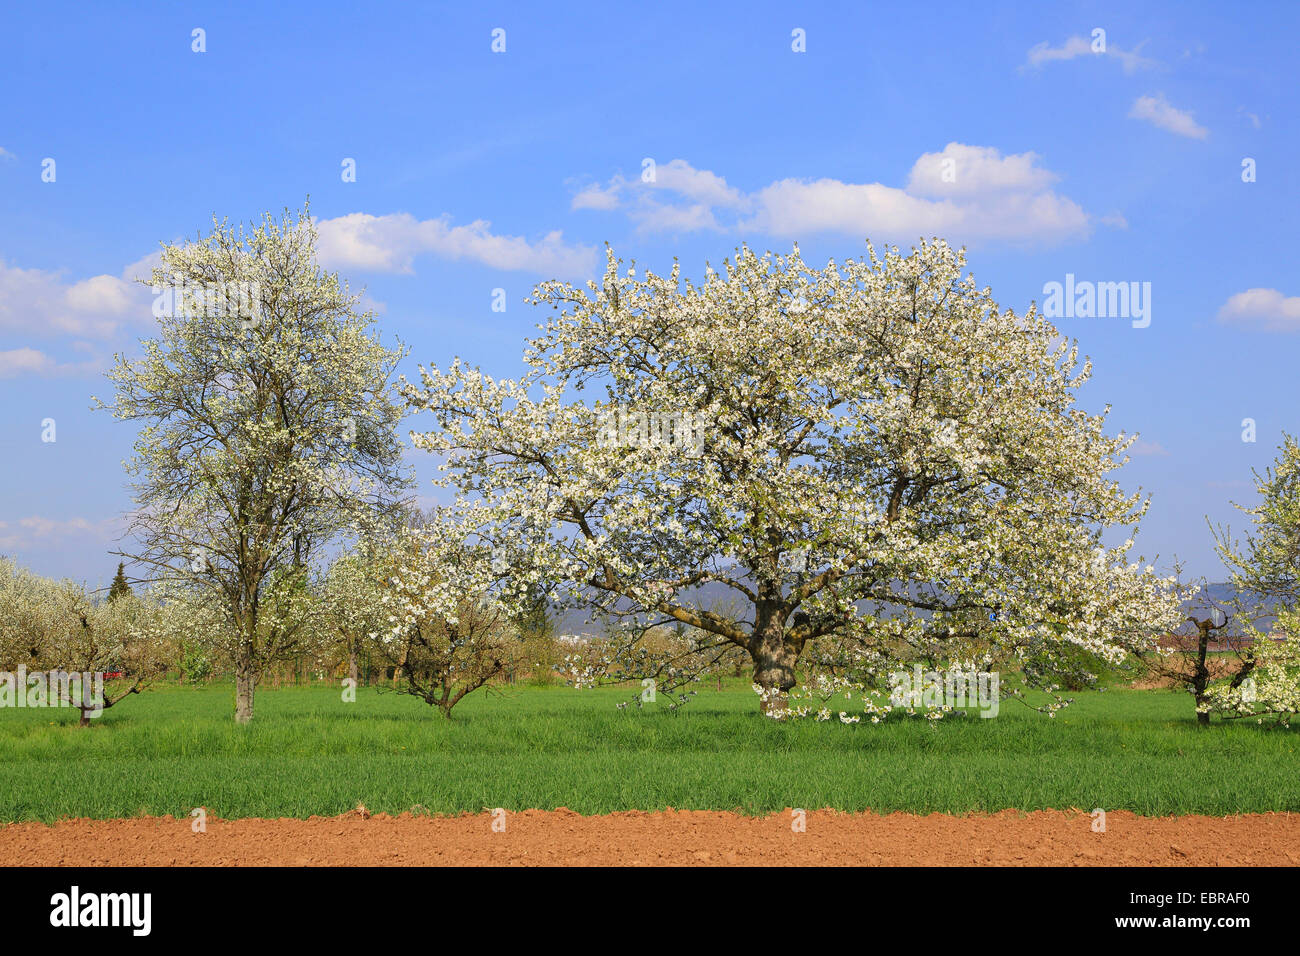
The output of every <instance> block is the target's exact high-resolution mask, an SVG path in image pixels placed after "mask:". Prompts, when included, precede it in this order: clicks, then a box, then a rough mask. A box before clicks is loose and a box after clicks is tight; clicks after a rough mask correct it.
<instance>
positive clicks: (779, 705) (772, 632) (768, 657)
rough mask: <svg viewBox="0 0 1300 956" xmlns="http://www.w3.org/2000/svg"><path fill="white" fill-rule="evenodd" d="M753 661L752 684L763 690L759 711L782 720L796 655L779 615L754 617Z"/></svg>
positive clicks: (751, 650)
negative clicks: (788, 642) (786, 637)
mask: <svg viewBox="0 0 1300 956" xmlns="http://www.w3.org/2000/svg"><path fill="white" fill-rule="evenodd" d="M749 653H750V656H751V657H753V659H754V683H755V684H757V685H758V686H759V687H761V688H762V689H763V693H764V700H763V702H762V703H761V705H760V707H761V709H762V712H763V713H764V714H765V715H767V716H768V717H774V718H776V719H777V720H784V719H785V714H786V708H787V706H788V700H787V696H786V692H787V691H788V690H789V689H790V688H791V687H793V686H794V683H795V676H794V669H795V664H797V663H798V654H796V653H795V652H794V650H793V648H791V647H790V646H789V645H788V644H787V643H786V640H785V621H784V618H783V616H781V615H780V614H779V612H776V611H773V612H769V613H763V611H762V610H761V609H760V611H759V613H758V614H756V615H755V627H754V632H753V637H752V638H751V640H750V645H749Z"/></svg>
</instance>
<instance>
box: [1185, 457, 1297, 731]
mask: <svg viewBox="0 0 1300 956" xmlns="http://www.w3.org/2000/svg"><path fill="white" fill-rule="evenodd" d="M1255 490H1256V491H1257V492H1258V493H1259V496H1260V500H1259V503H1258V504H1256V505H1253V506H1251V507H1243V506H1241V505H1238V506H1237V507H1238V508H1239V509H1240V510H1241V511H1243V512H1244V513H1245V514H1247V515H1248V516H1249V517H1250V521H1251V526H1252V527H1251V532H1250V533H1248V534H1247V535H1246V540H1245V541H1244V542H1239V541H1237V540H1236V539H1235V538H1234V537H1233V536H1232V533H1231V531H1230V529H1228V528H1226V527H1221V528H1218V529H1217V530H1216V533H1215V538H1216V547H1217V550H1218V553H1219V556H1220V557H1221V558H1222V559H1223V563H1224V564H1226V565H1227V566H1228V568H1229V569H1230V571H1231V574H1232V578H1231V580H1232V584H1233V586H1234V588H1235V589H1236V591H1237V592H1238V594H1239V595H1241V597H1240V599H1239V603H1240V604H1241V605H1242V608H1241V609H1242V612H1243V613H1244V614H1246V615H1249V616H1250V617H1252V618H1256V619H1257V618H1259V617H1272V616H1273V615H1276V624H1275V626H1276V631H1277V632H1276V634H1271V633H1265V632H1264V631H1263V630H1262V629H1260V628H1258V627H1256V626H1253V625H1252V626H1250V627H1249V628H1248V629H1247V633H1248V636H1249V637H1250V638H1251V640H1250V643H1249V645H1248V651H1247V653H1246V654H1245V655H1244V656H1245V660H1244V662H1243V664H1242V666H1240V667H1238V668H1237V670H1236V671H1235V672H1234V673H1232V674H1231V675H1228V676H1226V677H1225V678H1224V679H1222V680H1220V681H1218V682H1217V683H1214V684H1212V685H1211V686H1210V688H1209V691H1208V693H1207V695H1206V696H1207V699H1206V700H1204V701H1203V702H1199V703H1200V706H1199V707H1198V710H1199V711H1200V712H1201V713H1202V714H1209V713H1216V714H1218V715H1219V716H1221V717H1224V718H1229V719H1237V718H1242V717H1253V718H1255V719H1257V720H1259V721H1261V722H1262V721H1263V719H1264V718H1265V717H1270V718H1273V719H1275V720H1276V721H1278V722H1280V723H1283V724H1288V723H1289V722H1290V720H1291V718H1292V716H1293V715H1295V714H1296V713H1300V442H1297V440H1296V438H1295V437H1294V436H1292V435H1285V436H1284V437H1283V440H1282V445H1281V447H1280V449H1279V455H1278V457H1277V459H1276V460H1275V461H1274V463H1273V466H1272V467H1270V468H1268V469H1266V470H1265V471H1264V472H1263V474H1260V473H1258V472H1257V473H1256V474H1255ZM1252 602H1253V603H1252Z"/></svg>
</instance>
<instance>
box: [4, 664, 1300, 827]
mask: <svg viewBox="0 0 1300 956" xmlns="http://www.w3.org/2000/svg"><path fill="white" fill-rule="evenodd" d="M629 695H630V692H629V691H627V690H619V689H608V690H597V691H576V690H572V689H569V688H564V687H554V688H544V687H517V688H508V689H506V690H504V691H502V692H499V693H494V694H493V695H492V696H487V695H484V694H482V693H481V692H480V693H479V694H475V695H474V696H473V697H471V698H468V699H467V700H466V701H464V702H463V703H462V704H461V705H460V706H459V707H458V708H457V709H456V717H455V719H454V720H453V721H450V722H448V721H445V720H443V719H442V718H441V717H440V716H438V715H437V714H436V713H435V712H433V711H432V710H431V709H430V708H428V707H426V706H425V705H424V704H422V703H420V702H419V701H416V700H414V699H412V698H409V697H405V696H401V695H397V694H393V693H379V692H377V691H375V690H373V689H370V688H363V689H362V690H361V691H360V692H359V694H358V700H357V702H356V703H353V704H345V703H343V702H342V701H341V699H340V694H339V691H338V689H337V688H329V687H303V688H291V689H281V690H262V691H259V692H258V695H257V711H256V719H255V720H254V722H253V724H252V725H251V726H248V727H239V726H236V725H235V724H234V722H233V721H232V719H231V713H232V702H233V688H231V687H228V686H224V685H214V686H211V687H205V688H198V689H196V688H186V687H177V686H163V687H158V688H155V689H153V690H151V691H149V692H147V693H145V694H144V695H142V696H140V697H137V698H132V699H129V700H127V701H125V702H124V703H123V704H121V705H120V706H119V707H116V708H114V709H112V710H110V711H108V712H107V713H106V714H105V715H104V716H103V717H101V718H100V719H99V720H98V721H96V722H95V726H92V727H91V728H89V729H86V730H82V729H79V728H78V727H77V726H76V719H75V715H74V713H73V712H71V711H67V710H9V709H7V710H4V711H0V821H19V820H47V821H49V820H56V819H58V818H61V817H68V816H88V817H120V816H135V815H139V814H173V815H176V816H184V815H187V814H188V813H189V811H190V809H191V808H193V807H197V806H204V807H207V808H208V811H209V812H210V813H213V814H215V815H217V816H219V817H225V818H233V817H241V816H264V817H277V816H290V817H306V816H310V815H313V814H337V813H342V812H344V811H347V810H350V809H352V808H354V807H355V806H356V805H357V804H358V803H363V804H365V806H366V807H367V808H368V809H370V810H371V811H372V812H378V811H387V812H390V813H398V812H403V811H409V810H411V809H412V808H416V810H417V812H423V811H428V812H433V813H453V812H459V811H480V810H482V809H483V808H485V807H505V808H507V809H510V810H521V809H525V808H530V807H538V808H547V809H549V808H554V807H557V806H565V807H569V808H570V809H572V810H577V811H579V812H582V813H604V812H608V811H612V810H622V809H656V808H662V807H665V806H671V807H677V808H699V809H726V810H740V811H743V812H746V813H766V812H769V811H773V810H780V809H783V808H785V807H804V808H809V809H811V808H822V807H836V808H839V809H842V810H866V809H871V810H876V811H881V812H884V811H890V810H907V811H913V812H927V811H946V812H967V811H992V810H1000V809H1004V808H1008V807H1011V808H1019V809H1023V810H1030V809H1038V808H1046V807H1056V808H1066V807H1072V806H1073V807H1079V808H1082V809H1085V810H1091V809H1092V808H1094V807H1102V808H1105V809H1107V810H1116V809H1127V810H1132V811H1135V812H1137V813H1141V814H1147V815H1158V814H1170V813H1205V814H1215V815H1225V814H1232V813H1238V812H1247V811H1267V810H1292V811H1300V773H1298V772H1297V771H1300V754H1297V748H1298V747H1300V730H1279V729H1269V728H1268V727H1260V726H1258V725H1254V724H1240V723H1235V724H1233V723H1230V724H1222V723H1218V722H1216V723H1214V724H1212V725H1211V726H1210V727H1208V728H1198V727H1197V726H1196V724H1195V722H1194V719H1193V714H1192V705H1191V702H1190V700H1189V698H1188V697H1187V696H1186V695H1178V694H1173V693H1169V692H1162V691H1137V690H1128V689H1111V690H1107V691H1105V692H1087V693H1081V694H1077V695H1075V697H1076V703H1075V704H1074V705H1073V706H1071V707H1069V708H1068V709H1066V710H1065V711H1064V712H1062V713H1061V714H1058V715H1057V716H1056V717H1055V718H1054V719H1049V718H1048V717H1046V716H1043V715H1040V714H1038V713H1036V712H1033V711H1031V710H1029V709H1028V708H1025V707H1023V706H1021V705H1020V704H1018V703H1015V702H1005V701H1004V703H1003V705H1002V711H1001V715H1000V716H999V717H997V718H996V719H992V720H983V719H979V718H976V717H966V718H962V719H948V720H945V721H943V722H941V723H939V724H938V725H935V726H931V725H930V724H929V723H927V722H926V721H924V720H923V719H915V720H905V721H900V722H897V723H887V724H882V725H878V726H872V725H869V724H867V725H858V726H842V725H840V724H838V723H833V724H832V723H823V724H819V723H815V722H811V721H807V722H796V723H792V724H790V725H781V724H777V723H774V722H772V721H770V720H766V719H764V718H762V717H760V716H759V715H758V713H757V711H756V705H755V700H756V699H755V697H754V694H753V693H752V692H751V691H750V690H749V688H748V686H747V685H746V684H745V683H744V682H742V681H736V682H733V684H731V685H729V686H728V687H727V689H725V690H723V691H721V692H717V691H714V690H704V691H701V693H700V696H699V698H697V699H696V700H695V701H694V702H693V703H692V704H690V705H689V706H688V707H686V708H684V709H683V710H682V711H680V712H678V713H670V712H667V711H666V710H665V709H663V708H662V707H659V706H652V707H648V708H647V709H646V710H642V711H637V710H636V709H634V708H633V709H630V710H629V711H626V712H624V711H619V710H617V709H616V708H615V704H616V703H617V702H618V701H621V700H625V699H627V698H628V696H629Z"/></svg>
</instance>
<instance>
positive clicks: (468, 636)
mask: <svg viewBox="0 0 1300 956" xmlns="http://www.w3.org/2000/svg"><path fill="white" fill-rule="evenodd" d="M376 564H377V567H378V568H379V569H381V570H382V571H383V573H384V574H385V577H386V582H385V586H384V588H383V591H382V596H381V599H380V601H381V604H380V606H381V609H382V617H383V622H382V623H381V624H380V626H379V629H378V630H377V632H376V633H375V634H374V635H373V636H374V639H375V641H376V645H377V647H378V648H379V650H380V652H381V653H382V654H383V655H384V656H385V657H386V658H387V659H388V661H389V662H390V663H391V664H392V665H393V667H394V668H395V671H394V674H395V677H396V679H398V680H400V681H401V684H402V690H403V692H404V693H408V694H411V695H412V696H415V697H418V698H420V699H421V700H423V701H425V703H427V704H429V705H430V706H433V707H436V708H438V711H439V713H441V714H442V715H443V716H444V717H448V718H450V717H451V714H452V709H453V708H454V707H455V706H456V705H457V704H458V703H460V701H462V700H463V699H464V698H465V697H466V696H468V695H469V694H472V693H473V692H474V691H476V690H478V689H479V688H480V687H482V686H484V685H485V684H487V683H489V682H490V681H492V680H494V679H495V678H497V677H499V676H501V674H502V673H503V672H504V670H505V669H506V666H507V664H508V662H509V660H510V656H511V648H510V645H511V643H512V642H517V640H518V636H519V635H518V629H517V627H516V626H515V623H514V622H515V621H516V620H517V618H518V616H519V614H520V613H521V612H522V610H523V606H522V605H520V604H519V603H518V602H517V601H516V600H515V598H514V593H515V592H514V590H513V589H509V588H507V589H505V590H502V589H501V587H500V580H501V576H500V575H499V574H498V573H497V572H496V571H494V570H493V567H492V553H491V549H490V547H489V546H488V544H487V543H486V541H485V540H484V539H482V538H481V537H480V536H479V535H478V532H477V530H476V529H475V527H473V526H472V525H468V524H465V523H463V522H459V521H456V520H453V518H452V517H451V516H450V515H447V514H443V513H439V512H435V513H434V515H433V516H432V520H429V521H427V522H425V523H423V525H422V526H421V527H419V528H412V529H406V530H404V531H402V532H401V533H399V534H398V535H397V537H396V540H395V541H394V542H393V543H392V545H391V547H390V548H389V549H388V551H387V553H386V554H384V555H383V556H382V557H380V558H378V560H377V562H376Z"/></svg>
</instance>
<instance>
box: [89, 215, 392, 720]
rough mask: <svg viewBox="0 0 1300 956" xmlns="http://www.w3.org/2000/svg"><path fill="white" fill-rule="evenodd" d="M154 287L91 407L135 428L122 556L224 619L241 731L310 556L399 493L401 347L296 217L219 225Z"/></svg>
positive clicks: (175, 248)
mask: <svg viewBox="0 0 1300 956" xmlns="http://www.w3.org/2000/svg"><path fill="white" fill-rule="evenodd" d="M150 281H151V283H152V285H153V287H154V291H155V293H157V295H158V298H157V300H156V301H155V310H154V311H155V315H156V316H157V317H158V322H159V328H158V331H157V335H156V336H155V337H153V338H149V339H146V340H144V341H142V343H141V346H142V349H143V355H142V356H141V357H139V358H134V359H133V358H127V357H126V356H123V355H119V356H118V357H117V361H116V365H115V367H114V368H113V369H112V370H111V371H110V372H109V373H108V375H109V378H110V379H111V381H112V382H113V383H114V385H115V386H116V398H115V400H114V401H113V402H112V403H111V404H105V403H103V402H98V405H99V407H103V408H108V409H110V410H111V411H112V413H113V415H114V417H116V418H118V419H122V420H124V421H134V422H138V423H140V425H141V426H142V427H141V430H140V432H139V436H138V438H137V440H136V443H135V451H134V455H133V456H132V457H131V458H130V459H129V460H128V462H127V463H126V464H127V470H128V474H129V475H130V476H132V478H133V479H134V484H133V491H134V496H135V504H136V511H135V514H134V515H133V519H132V523H131V526H130V529H129V530H130V535H131V537H132V538H133V539H134V541H135V542H137V547H136V549H135V552H136V553H134V554H128V555H127V556H128V557H131V558H132V559H134V560H135V561H137V562H140V563H141V564H143V565H144V566H145V567H146V568H148V569H149V572H150V575H151V578H152V579H153V580H166V581H171V582H175V583H178V584H182V585H183V586H184V587H185V588H186V589H188V590H189V591H191V592H194V594H195V597H196V600H198V601H199V603H200V604H201V605H202V606H204V607H207V608H211V609H213V610H214V611H215V612H217V613H219V614H220V615H221V618H222V620H221V625H222V626H221V628H220V630H219V634H220V641H219V647H220V649H221V650H223V651H224V652H225V653H226V654H227V655H228V657H229V659H230V661H231V663H232V664H233V666H234V669H235V680H236V698H235V719H236V720H237V721H239V722H241V723H244V722H247V721H249V720H251V719H252V717H253V697H254V689H255V686H256V684H257V680H258V676H259V674H260V673H261V672H262V670H263V669H264V668H265V667H266V666H267V664H268V663H270V662H271V661H274V660H276V659H277V658H278V657H282V656H283V655H285V654H287V653H289V652H291V651H292V650H293V649H294V647H295V645H296V644H298V642H299V641H300V639H301V638H302V636H303V635H304V634H306V633H307V629H306V627H305V622H304V621H303V619H302V618H301V616H300V615H301V614H302V613H304V612H305V611H306V610H307V609H308V608H309V602H308V601H307V599H306V595H307V589H306V579H307V576H308V570H309V568H310V567H311V566H312V563H313V561H314V560H315V559H316V558H317V557H318V556H319V555H320V554H321V552H322V549H323V548H325V547H326V546H328V544H329V543H330V542H331V541H332V540H336V539H337V538H339V537H340V536H344V535H346V534H347V533H348V530H349V529H350V528H353V527H354V526H356V525H357V524H358V523H359V522H361V521H366V520H371V516H373V514H374V513H384V512H386V511H388V510H391V509H392V508H393V506H394V501H395V495H396V493H397V492H398V491H399V490H400V489H402V488H403V487H405V486H406V485H407V483H408V481H409V479H408V478H407V474H406V470H405V469H403V468H402V467H401V443H400V441H399V440H398V439H397V437H396V432H395V429H396V425H397V422H398V420H399V419H400V417H401V407H400V403H398V402H396V401H395V400H394V395H393V393H392V388H391V381H390V379H391V375H392V373H393V371H394V369H395V366H396V364H397V362H398V361H399V360H400V359H401V357H402V355H403V354H404V353H403V351H402V350H401V349H400V348H390V347H388V346H386V345H384V344H383V343H381V342H380V341H379V338H378V335H377V334H375V333H374V331H373V328H372V326H373V323H374V315H373V313H371V312H367V311H362V310H361V309H360V306H359V300H360V296H359V295H357V294H355V293H352V292H350V291H349V290H348V287H347V286H346V284H345V283H344V282H343V281H342V280H340V278H339V277H338V275H337V274H335V273H327V272H325V271H323V270H322V269H321V267H320V266H319V264H318V263H317V260H316V230H315V228H314V226H313V224H312V220H311V218H310V215H309V213H308V212H307V210H305V209H304V210H303V211H302V212H301V213H299V214H298V215H297V216H296V217H295V216H293V215H291V214H289V213H288V212H286V214H285V216H284V218H283V219H282V220H279V221H277V220H276V219H274V218H273V217H271V216H270V215H269V214H268V215H267V216H265V217H264V218H263V220H262V222H260V223H258V224H255V225H254V226H252V227H251V228H250V229H249V230H247V231H245V229H244V228H243V227H239V228H235V227H231V226H229V225H228V224H227V223H225V222H218V221H216V220H215V219H214V220H213V229H212V232H211V233H209V234H208V235H207V236H203V237H200V238H199V239H197V240H196V241H193V242H188V243H183V244H178V245H168V246H165V247H164V248H163V250H162V264H161V265H160V266H159V267H158V268H156V269H155V270H154V272H153V276H152V279H151V280H150Z"/></svg>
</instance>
